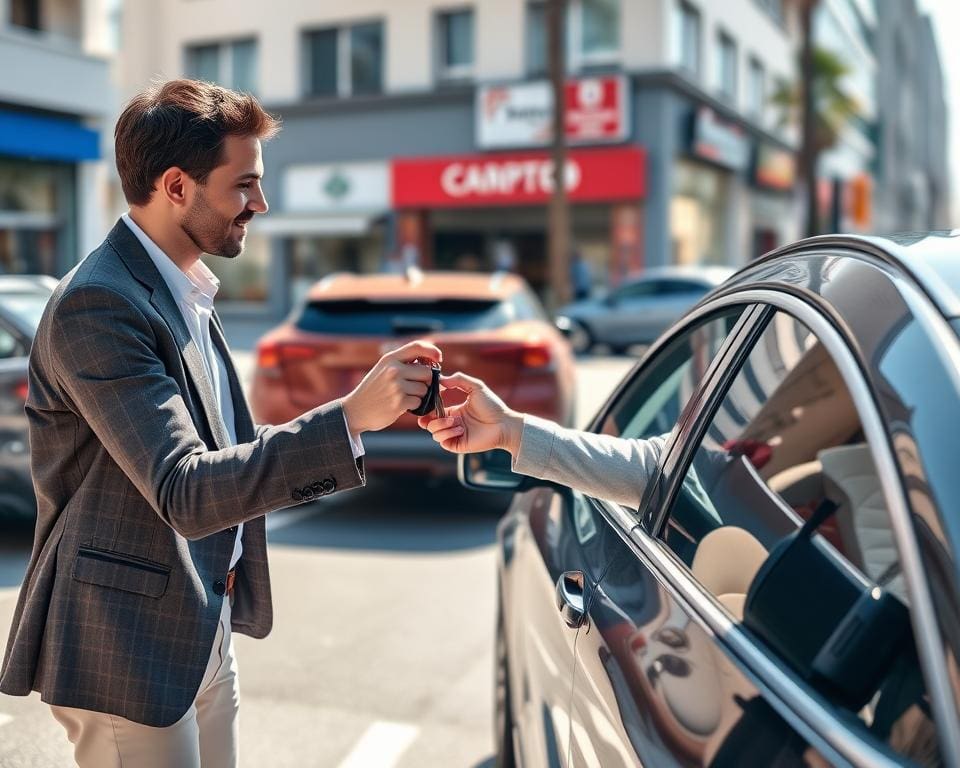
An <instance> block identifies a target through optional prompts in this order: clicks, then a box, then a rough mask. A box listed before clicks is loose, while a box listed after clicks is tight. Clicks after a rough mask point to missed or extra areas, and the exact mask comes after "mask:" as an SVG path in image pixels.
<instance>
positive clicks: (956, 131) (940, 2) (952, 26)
mask: <svg viewBox="0 0 960 768" xmlns="http://www.w3.org/2000/svg"><path fill="white" fill-rule="evenodd" d="M918 5H919V6H920V8H921V9H923V10H924V11H925V12H927V13H929V14H930V15H931V17H932V18H933V23H934V28H935V29H936V34H937V48H938V50H939V53H940V64H941V66H942V67H943V74H944V79H945V81H946V84H945V88H946V94H945V95H946V99H947V109H948V111H949V118H948V119H949V121H950V125H949V131H950V148H949V152H950V169H951V174H950V176H951V190H950V193H951V196H952V198H953V200H952V213H953V220H952V221H951V222H949V224H950V226H952V227H956V228H960V47H958V46H957V44H956V41H957V36H958V35H960V0H919V2H918ZM877 6H878V9H879V11H880V13H882V12H883V0H880V2H879V3H878V4H877ZM950 43H952V45H951V44H950Z"/></svg>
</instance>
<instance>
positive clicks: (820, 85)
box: [771, 47, 861, 236]
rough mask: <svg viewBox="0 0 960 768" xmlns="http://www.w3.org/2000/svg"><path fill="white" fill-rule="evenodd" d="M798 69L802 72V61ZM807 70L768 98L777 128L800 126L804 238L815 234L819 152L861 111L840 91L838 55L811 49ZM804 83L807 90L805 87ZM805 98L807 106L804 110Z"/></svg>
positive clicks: (842, 68) (844, 70)
mask: <svg viewBox="0 0 960 768" xmlns="http://www.w3.org/2000/svg"><path fill="white" fill-rule="evenodd" d="M802 59H803V53H802V52H801V60H802ZM800 69H801V71H803V70H804V69H805V67H804V65H803V62H802V61H801V65H800ZM808 70H809V72H810V74H809V75H808V77H801V78H800V79H799V80H798V81H797V82H795V83H788V82H781V83H780V84H779V86H778V87H777V89H776V91H775V92H774V93H773V96H772V97H771V98H772V101H773V103H774V104H775V105H776V106H777V107H779V109H780V124H781V127H782V126H784V125H786V124H788V123H794V124H795V123H798V122H799V123H800V124H801V126H802V130H803V133H802V139H803V140H802V145H801V151H800V177H801V179H803V183H804V187H805V193H806V198H807V227H806V229H807V235H808V236H811V235H816V234H818V232H819V220H818V216H817V159H818V158H819V156H820V153H821V152H824V151H826V150H828V149H830V148H831V147H833V146H835V145H836V143H837V141H838V140H839V139H840V134H841V133H842V132H843V129H844V127H845V126H846V125H847V124H848V123H849V122H850V121H851V120H852V119H854V118H856V117H858V116H859V115H860V113H861V110H860V105H859V104H858V103H857V101H856V99H854V98H853V97H852V96H850V95H849V94H848V93H847V92H846V91H845V90H844V88H843V79H844V78H845V77H846V76H847V74H849V72H850V68H849V67H848V66H847V65H846V63H844V61H843V60H842V59H841V58H840V57H839V56H837V55H836V54H835V53H833V52H832V51H828V50H826V49H824V48H817V47H812V48H811V56H810V66H809V68H808ZM808 83H809V84H810V87H805V86H806V84H808ZM807 98H809V100H810V107H809V108H808V109H804V102H805V101H806V99H807ZM808 117H809V118H810V119H809V120H808V119H807V118H808Z"/></svg>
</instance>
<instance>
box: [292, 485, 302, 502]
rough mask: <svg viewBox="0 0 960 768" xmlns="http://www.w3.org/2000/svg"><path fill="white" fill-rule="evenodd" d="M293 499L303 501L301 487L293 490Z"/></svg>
mask: <svg viewBox="0 0 960 768" xmlns="http://www.w3.org/2000/svg"><path fill="white" fill-rule="evenodd" d="M293 500H294V501H303V494H302V493H301V492H300V489H299V488H295V489H294V490H293Z"/></svg>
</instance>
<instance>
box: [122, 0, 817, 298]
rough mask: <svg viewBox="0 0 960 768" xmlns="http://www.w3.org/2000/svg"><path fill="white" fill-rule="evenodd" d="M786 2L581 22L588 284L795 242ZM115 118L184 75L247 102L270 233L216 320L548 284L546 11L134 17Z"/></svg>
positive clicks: (622, 14)
mask: <svg viewBox="0 0 960 768" xmlns="http://www.w3.org/2000/svg"><path fill="white" fill-rule="evenodd" d="M789 7H790V4H789V3H786V2H780V1H779V0H728V2H725V3H723V4H722V5H721V4H717V3H712V2H708V0H571V2H570V3H569V13H568V20H567V21H568V23H567V38H566V39H567V48H568V51H567V54H568V55H567V59H568V74H569V79H568V83H567V95H566V99H567V105H566V108H567V135H568V139H569V143H570V147H571V148H570V162H569V164H568V168H567V169H565V178H566V183H567V186H568V190H569V192H570V198H571V201H572V219H573V236H574V241H575V244H576V245H575V247H576V249H577V250H578V251H579V253H580V254H581V255H582V256H583V258H584V259H585V260H586V262H587V263H588V265H589V267H590V272H591V275H592V279H593V281H594V282H595V283H597V284H612V283H616V282H617V281H619V280H620V279H622V277H623V276H624V275H626V274H628V273H630V272H635V271H638V270H640V269H642V268H644V267H646V266H653V265H662V264H672V263H681V264H687V263H689V264H697V263H722V264H734V265H736V264H741V263H744V262H745V261H747V260H748V259H750V258H752V257H754V256H756V255H758V254H759V253H761V252H764V251H766V250H769V249H770V248H773V247H775V246H776V245H778V244H781V243H783V242H786V241H789V240H790V239H792V238H794V237H795V236H796V235H797V228H796V224H795V222H796V221H797V220H798V216H797V214H796V203H795V200H794V197H793V195H792V189H793V185H794V176H795V170H794V168H795V152H796V144H797V138H796V136H795V135H794V134H791V132H790V129H789V128H782V127H781V126H780V123H779V120H778V115H777V114H776V111H775V110H774V109H773V107H772V106H771V104H770V98H769V97H770V94H771V91H772V89H773V88H774V86H775V84H776V83H777V82H778V81H779V80H782V79H789V78H791V77H792V76H793V62H794V60H795V52H796V47H797V45H796V28H795V23H794V21H793V20H792V18H791V17H790V16H789V15H788V13H787V11H786V10H785V9H787V8H789ZM123 30H124V32H123V34H124V45H123V48H122V54H121V55H122V61H121V68H120V69H121V71H122V73H123V89H124V96H127V97H128V96H130V95H132V93H134V92H135V91H137V90H138V89H140V88H142V87H143V86H144V85H145V84H147V83H148V82H149V81H150V80H151V79H153V78H156V77H175V76H181V75H188V76H194V77H199V78H202V79H208V80H213V81H216V82H220V83H222V84H224V85H227V86H231V87H236V88H240V89H245V90H249V91H252V92H253V93H255V94H256V95H257V96H258V97H259V98H260V99H261V101H262V102H263V103H264V104H265V106H266V107H267V108H268V109H270V110H271V111H272V112H274V113H275V114H278V115H279V116H280V117H281V118H282V120H283V130H282V131H281V133H280V135H279V136H278V137H276V138H275V139H273V140H272V141H271V142H269V143H268V144H267V145H266V146H265V148H264V161H265V164H266V177H265V179H264V187H265V191H266V194H267V197H268V201H269V202H270V205H271V211H270V213H269V215H267V216H264V217H262V218H261V219H259V220H257V221H255V224H256V227H254V228H253V229H252V231H251V233H250V235H249V236H248V247H247V250H246V251H245V253H244V256H243V258H241V259H238V260H235V261H234V262H231V263H228V264H220V263H215V264H214V267H215V269H217V270H218V273H219V274H220V277H221V280H222V288H221V291H222V298H223V299H224V300H226V301H229V302H231V303H233V304H234V306H235V307H236V308H238V309H240V308H243V309H249V310H250V311H255V312H264V313H267V314H273V315H279V314H281V313H283V312H285V311H286V310H287V309H288V308H289V307H290V305H291V303H292V302H294V301H296V300H297V298H298V297H299V296H300V295H301V294H302V292H303V291H304V290H305V287H306V286H307V285H309V284H310V282H312V281H313V280H315V279H317V278H319V277H320V276H322V275H324V274H327V273H329V272H331V271H334V270H338V269H348V270H357V271H374V270H380V269H391V268H400V267H402V266H403V265H404V264H408V263H413V262H416V263H419V264H421V265H422V266H426V267H430V268H443V269H470V268H480V269H491V268H504V267H506V268H513V269H516V270H517V271H519V272H520V273H521V274H523V275H524V276H525V277H527V279H528V280H529V281H530V282H531V283H532V284H533V285H534V287H535V288H538V289H542V288H543V287H544V286H545V284H546V281H547V264H546V254H547V243H546V234H545V233H546V222H547V199H548V197H549V184H550V164H549V162H548V159H547V157H548V155H547V153H548V141H549V134H548V129H549V111H550V101H549V99H550V93H549V89H548V88H547V86H546V78H545V73H546V55H547V53H546V9H545V4H544V3H543V2H540V1H537V0H535V1H532V2H523V1H522V0H476V1H475V2H473V3H458V4H455V5H450V4H448V3H446V2H441V1H438V0H404V2H403V3H398V2H385V0H354V2H351V3H350V4H348V5H347V4H334V3H316V2H310V1H309V0H277V2H275V3H273V4H272V5H271V7H270V9H269V11H267V10H265V9H264V6H263V5H262V4H261V3H254V2H252V1H251V0H168V2H163V3H129V4H128V5H127V6H126V7H125V10H124V20H123Z"/></svg>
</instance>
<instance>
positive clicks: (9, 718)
mask: <svg viewBox="0 0 960 768" xmlns="http://www.w3.org/2000/svg"><path fill="white" fill-rule="evenodd" d="M12 722H13V715H5V714H3V712H0V728H3V726H5V725H7V724H8V723H12Z"/></svg>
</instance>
